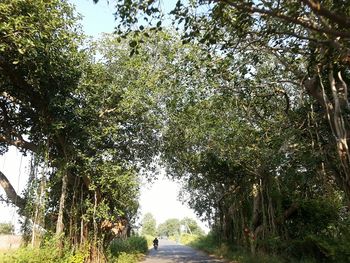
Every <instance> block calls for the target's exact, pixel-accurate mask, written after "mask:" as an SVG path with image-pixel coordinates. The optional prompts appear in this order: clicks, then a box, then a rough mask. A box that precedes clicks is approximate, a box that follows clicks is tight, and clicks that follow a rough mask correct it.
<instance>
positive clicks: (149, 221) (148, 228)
mask: <svg viewBox="0 0 350 263" xmlns="http://www.w3.org/2000/svg"><path fill="white" fill-rule="evenodd" d="M141 225H142V229H141V233H142V235H150V236H156V225H157V222H156V219H155V218H154V217H153V215H152V214H151V213H147V214H145V215H144V217H143V219H142V221H141Z"/></svg>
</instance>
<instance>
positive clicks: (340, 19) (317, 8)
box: [302, 0, 350, 28]
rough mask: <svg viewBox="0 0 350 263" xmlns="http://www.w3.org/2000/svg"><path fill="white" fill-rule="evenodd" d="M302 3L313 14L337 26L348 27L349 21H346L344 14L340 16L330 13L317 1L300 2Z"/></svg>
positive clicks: (304, 0)
mask: <svg viewBox="0 0 350 263" xmlns="http://www.w3.org/2000/svg"><path fill="white" fill-rule="evenodd" d="M302 2H303V3H304V4H305V5H307V6H308V7H310V9H311V10H312V11H314V13H315V14H318V15H320V16H324V17H327V18H328V19H330V20H332V21H334V22H336V23H338V24H339V25H341V26H343V27H345V28H349V27H350V19H348V18H347V16H346V15H345V14H344V15H343V16H340V15H337V14H335V13H332V12H330V11H329V10H328V9H325V8H323V7H322V6H321V4H320V3H319V2H318V1H313V0H302Z"/></svg>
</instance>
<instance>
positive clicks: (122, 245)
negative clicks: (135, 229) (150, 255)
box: [109, 236, 148, 256]
mask: <svg viewBox="0 0 350 263" xmlns="http://www.w3.org/2000/svg"><path fill="white" fill-rule="evenodd" d="M109 250H110V252H111V254H112V256H118V255H120V254H121V253H123V252H125V253H127V254H137V253H146V252H147V250H148V245H147V240H146V239H145V238H144V237H139V236H133V237H130V238H127V239H115V240H113V241H112V242H111V244H110V246H109Z"/></svg>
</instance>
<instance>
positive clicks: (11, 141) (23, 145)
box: [0, 135, 38, 152]
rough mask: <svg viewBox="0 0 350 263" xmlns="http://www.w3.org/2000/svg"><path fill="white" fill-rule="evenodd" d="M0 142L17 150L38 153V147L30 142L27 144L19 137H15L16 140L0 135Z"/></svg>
mask: <svg viewBox="0 0 350 263" xmlns="http://www.w3.org/2000/svg"><path fill="white" fill-rule="evenodd" d="M0 142H4V143H7V144H9V145H13V146H15V147H17V148H21V149H25V150H30V151H32V152H37V151H38V146H37V145H36V144H34V143H32V142H28V141H26V140H24V139H23V138H22V136H21V135H17V139H13V138H9V137H6V136H4V135H0Z"/></svg>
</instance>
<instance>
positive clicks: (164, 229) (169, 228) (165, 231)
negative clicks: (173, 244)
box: [158, 218, 181, 237]
mask: <svg viewBox="0 0 350 263" xmlns="http://www.w3.org/2000/svg"><path fill="white" fill-rule="evenodd" d="M180 226H181V223H180V220H179V219H177V218H170V219H167V220H165V222H164V223H162V224H160V225H159V226H158V234H159V235H160V236H167V237H169V236H177V235H179V234H180Z"/></svg>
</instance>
